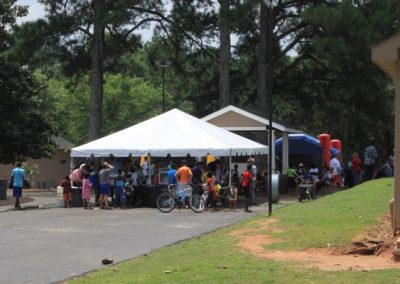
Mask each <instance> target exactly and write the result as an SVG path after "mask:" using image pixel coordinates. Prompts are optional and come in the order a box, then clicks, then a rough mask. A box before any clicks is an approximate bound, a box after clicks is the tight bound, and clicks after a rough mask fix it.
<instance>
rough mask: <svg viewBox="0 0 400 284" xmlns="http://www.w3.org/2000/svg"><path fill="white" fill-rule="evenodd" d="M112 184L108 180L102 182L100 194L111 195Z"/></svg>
mask: <svg viewBox="0 0 400 284" xmlns="http://www.w3.org/2000/svg"><path fill="white" fill-rule="evenodd" d="M110 192H111V186H110V184H109V183H108V182H105V183H102V184H100V194H103V195H110Z"/></svg>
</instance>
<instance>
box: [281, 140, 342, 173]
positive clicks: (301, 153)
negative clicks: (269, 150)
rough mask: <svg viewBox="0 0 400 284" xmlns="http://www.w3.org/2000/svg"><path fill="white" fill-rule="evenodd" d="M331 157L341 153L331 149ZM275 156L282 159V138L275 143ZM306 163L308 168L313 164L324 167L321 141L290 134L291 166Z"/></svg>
mask: <svg viewBox="0 0 400 284" xmlns="http://www.w3.org/2000/svg"><path fill="white" fill-rule="evenodd" d="M330 151H331V156H337V155H338V154H339V153H340V152H339V151H338V150H336V149H334V148H331V149H330ZM275 155H276V157H277V158H278V159H279V160H277V165H279V164H281V163H280V160H281V159H282V158H281V157H282V138H279V139H277V140H276V141H275ZM299 163H304V164H305V165H306V166H307V165H310V164H311V163H313V164H315V165H316V166H317V167H321V165H322V146H321V143H319V140H318V139H316V138H314V137H312V136H310V135H307V134H289V164H295V165H298V164H299Z"/></svg>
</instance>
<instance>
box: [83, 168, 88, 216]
mask: <svg viewBox="0 0 400 284" xmlns="http://www.w3.org/2000/svg"><path fill="white" fill-rule="evenodd" d="M82 200H83V209H88V208H89V202H90V181H89V174H84V176H83V179H82Z"/></svg>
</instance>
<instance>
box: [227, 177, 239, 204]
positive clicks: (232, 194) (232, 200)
mask: <svg viewBox="0 0 400 284" xmlns="http://www.w3.org/2000/svg"><path fill="white" fill-rule="evenodd" d="M237 196H238V186H237V183H236V182H233V183H232V186H231V188H230V191H229V204H230V206H231V210H232V211H235V210H236V203H237Z"/></svg>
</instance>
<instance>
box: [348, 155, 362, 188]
mask: <svg viewBox="0 0 400 284" xmlns="http://www.w3.org/2000/svg"><path fill="white" fill-rule="evenodd" d="M361 171H362V162H361V159H360V158H359V157H358V154H357V153H354V154H353V158H352V159H351V178H352V180H353V185H357V184H359V183H360V181H361Z"/></svg>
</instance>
